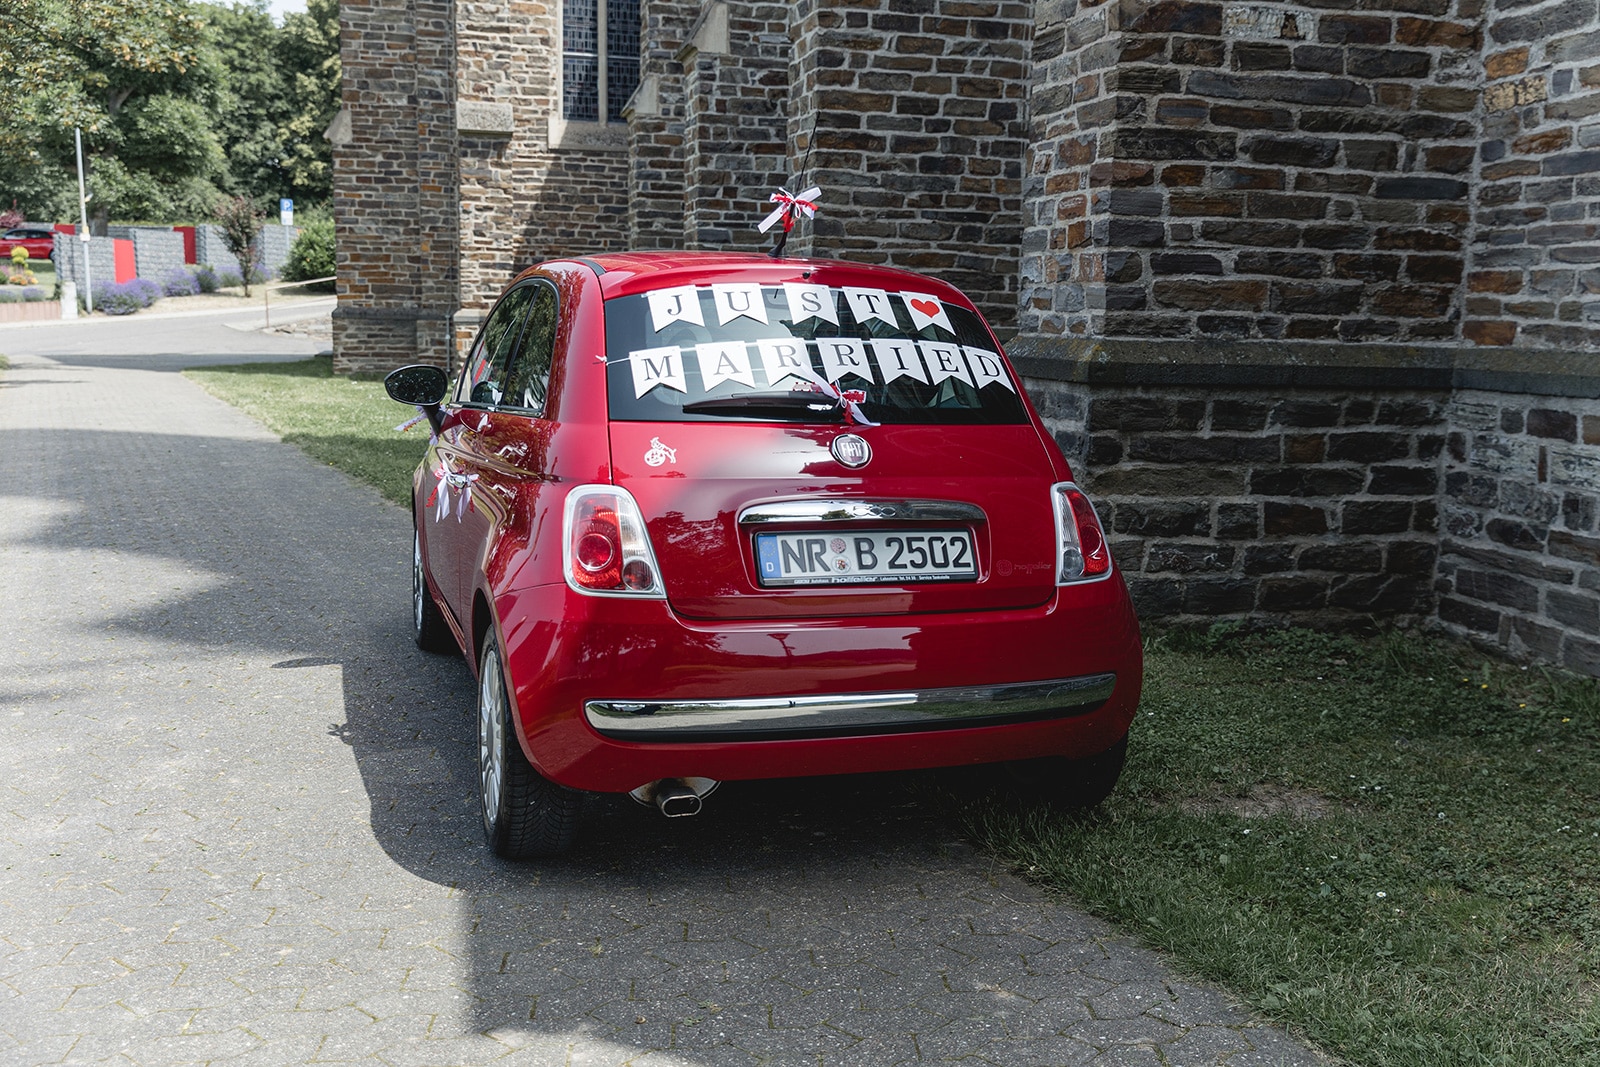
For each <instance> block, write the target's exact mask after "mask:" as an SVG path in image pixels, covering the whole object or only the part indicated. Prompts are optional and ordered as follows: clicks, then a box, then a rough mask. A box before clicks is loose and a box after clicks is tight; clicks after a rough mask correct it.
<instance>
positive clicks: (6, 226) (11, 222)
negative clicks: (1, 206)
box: [0, 207, 28, 230]
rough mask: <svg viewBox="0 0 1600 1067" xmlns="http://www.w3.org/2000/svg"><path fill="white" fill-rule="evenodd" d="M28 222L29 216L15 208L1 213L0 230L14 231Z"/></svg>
mask: <svg viewBox="0 0 1600 1067" xmlns="http://www.w3.org/2000/svg"><path fill="white" fill-rule="evenodd" d="M27 221H28V216H26V215H24V214H23V213H22V212H20V211H18V210H17V209H16V208H15V207H11V208H8V209H7V210H5V211H0V230H14V229H16V228H17V227H18V226H21V225H22V224H23V223H24V222H27Z"/></svg>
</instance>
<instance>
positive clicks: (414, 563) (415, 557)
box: [411, 526, 459, 652]
mask: <svg viewBox="0 0 1600 1067" xmlns="http://www.w3.org/2000/svg"><path fill="white" fill-rule="evenodd" d="M411 638H412V640H414V641H415V642H416V643H417V647H418V648H420V649H422V651H424V652H456V651H459V649H457V648H456V637H455V634H453V633H451V632H450V624H449V623H447V622H445V621H444V612H442V611H440V610H439V605H438V603H437V602H436V601H435V600H434V599H433V593H432V592H430V591H429V590H428V579H427V578H426V577H425V576H424V575H423V573H422V536H421V534H419V533H418V532H417V529H416V527H415V526H413V527H412V528H411Z"/></svg>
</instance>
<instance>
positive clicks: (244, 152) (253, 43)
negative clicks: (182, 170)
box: [206, 0, 293, 201]
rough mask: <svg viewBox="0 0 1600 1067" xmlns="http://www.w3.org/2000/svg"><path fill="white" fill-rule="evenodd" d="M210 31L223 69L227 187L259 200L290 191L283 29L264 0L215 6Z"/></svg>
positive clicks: (221, 126) (221, 125) (221, 123)
mask: <svg viewBox="0 0 1600 1067" xmlns="http://www.w3.org/2000/svg"><path fill="white" fill-rule="evenodd" d="M206 23H207V25H206V36H207V39H208V41H209V42H210V46H211V47H212V48H213V49H214V50H215V53H216V57H217V62H218V65H219V66H220V67H221V70H222V77H221V79H220V87H219V91H218V93H217V109H216V114H215V116H214V118H213V122H214V125H215V128H216V131H217V137H218V139H219V140H220V141H221V142H222V149H223V152H224V153H226V155H227V158H228V168H227V172H226V173H225V174H224V175H223V177H222V179H221V180H220V181H219V182H218V184H219V185H220V186H221V188H222V190H223V192H226V193H229V194H232V195H235V196H239V195H242V196H249V197H254V198H256V199H258V200H262V201H267V200H276V199H277V198H278V197H280V196H286V195H288V192H287V190H288V187H289V180H288V177H287V175H286V172H285V170H284V166H283V154H284V153H283V146H282V144H281V143H280V140H279V133H278V131H279V127H280V126H281V125H282V124H283V122H284V119H285V116H287V115H288V114H289V95H288V91H287V88H286V86H287V83H288V81H289V78H290V76H291V75H292V73H293V72H292V71H288V70H285V69H283V68H282V67H281V66H280V63H279V57H278V46H279V36H280V31H279V30H278V27H277V26H275V25H274V24H273V22H272V16H271V15H269V14H267V9H266V2H265V0H257V2H256V3H255V4H254V5H252V6H246V5H244V4H238V3H236V4H234V5H233V6H232V7H222V6H220V5H218V6H215V7H212V8H211V9H210V11H208V13H207V15H206Z"/></svg>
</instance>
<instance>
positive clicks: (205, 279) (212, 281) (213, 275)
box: [194, 263, 222, 293]
mask: <svg viewBox="0 0 1600 1067" xmlns="http://www.w3.org/2000/svg"><path fill="white" fill-rule="evenodd" d="M194 281H195V284H196V285H198V286H199V287H200V291H201V292H202V293H214V292H216V291H217V289H218V287H219V286H221V284H222V283H221V282H220V281H218V280H217V272H216V271H214V270H212V269H211V265H210V264H208V263H202V264H200V265H199V266H198V267H196V268H195V269H194Z"/></svg>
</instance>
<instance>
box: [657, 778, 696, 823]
mask: <svg viewBox="0 0 1600 1067" xmlns="http://www.w3.org/2000/svg"><path fill="white" fill-rule="evenodd" d="M656 807H657V808H659V809H661V814H663V815H665V816H666V817H667V818H669V819H681V818H683V817H684V816H685V815H699V814H700V794H699V793H696V792H695V791H694V790H693V789H690V788H689V787H688V786H684V785H674V786H669V787H667V788H665V789H657V790H656Z"/></svg>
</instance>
